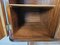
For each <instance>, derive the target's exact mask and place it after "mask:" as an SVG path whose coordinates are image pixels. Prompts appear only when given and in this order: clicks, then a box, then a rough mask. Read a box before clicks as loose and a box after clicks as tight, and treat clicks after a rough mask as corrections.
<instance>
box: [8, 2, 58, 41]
mask: <svg viewBox="0 0 60 45" xmlns="http://www.w3.org/2000/svg"><path fill="white" fill-rule="evenodd" d="M12 2H13V1H12ZM10 3H11V2H10ZM58 6H59V5H58V1H56V7H53V8H48V7H42V8H41V7H40V8H39V7H38V8H36V7H16V6H12V7H10V6H9V4H7V11H8V17H9V22H10V24H11V26H12V30H11V31H10V37H11V39H12V40H23V41H24V40H26V41H41V40H43V41H44V40H45V41H46V40H51V39H53V38H54V35H55V32H56V27H57V20H58V10H59V8H58ZM35 11H36V12H35ZM25 12H27V13H25ZM26 15H27V16H26ZM33 17H34V19H33ZM37 17H38V18H37ZM27 19H28V20H27ZM36 19H37V20H38V21H37V20H36ZM29 20H31V22H29ZM34 20H35V21H34ZM39 20H40V21H39Z"/></svg>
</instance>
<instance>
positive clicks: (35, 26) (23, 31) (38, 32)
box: [13, 23, 51, 40]
mask: <svg viewBox="0 0 60 45" xmlns="http://www.w3.org/2000/svg"><path fill="white" fill-rule="evenodd" d="M13 37H14V38H15V39H22V40H25V39H26V40H48V39H51V37H50V34H49V30H48V29H47V27H46V26H44V25H42V24H40V23H26V24H25V25H24V26H22V27H21V28H20V29H19V30H18V31H16V33H13Z"/></svg>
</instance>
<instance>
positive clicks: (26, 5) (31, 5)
mask: <svg viewBox="0 0 60 45" xmlns="http://www.w3.org/2000/svg"><path fill="white" fill-rule="evenodd" d="M9 6H22V7H55V6H56V5H33V4H9Z"/></svg>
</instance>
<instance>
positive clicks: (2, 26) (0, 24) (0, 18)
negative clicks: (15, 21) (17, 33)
mask: <svg viewBox="0 0 60 45" xmlns="http://www.w3.org/2000/svg"><path fill="white" fill-rule="evenodd" d="M6 35H7V31H6V17H5V11H4V6H3V3H2V1H1V0H0V39H1V38H3V37H4V36H6Z"/></svg>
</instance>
